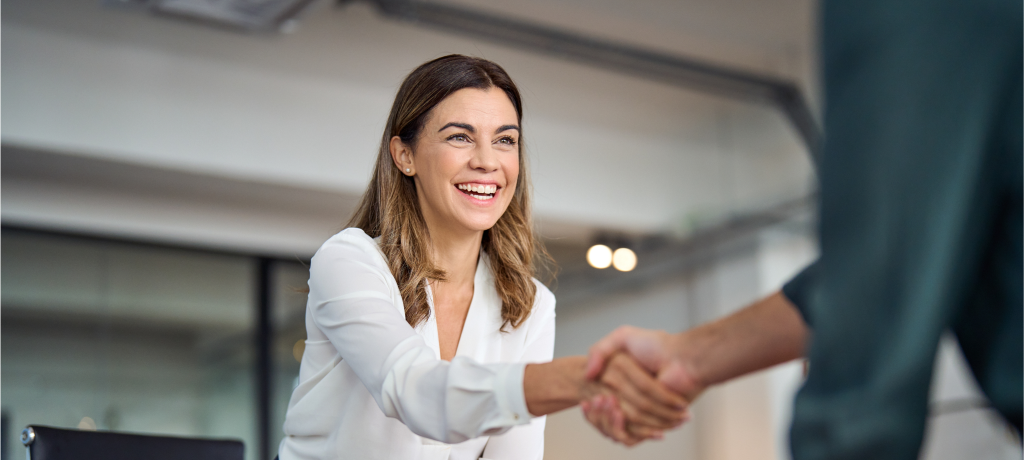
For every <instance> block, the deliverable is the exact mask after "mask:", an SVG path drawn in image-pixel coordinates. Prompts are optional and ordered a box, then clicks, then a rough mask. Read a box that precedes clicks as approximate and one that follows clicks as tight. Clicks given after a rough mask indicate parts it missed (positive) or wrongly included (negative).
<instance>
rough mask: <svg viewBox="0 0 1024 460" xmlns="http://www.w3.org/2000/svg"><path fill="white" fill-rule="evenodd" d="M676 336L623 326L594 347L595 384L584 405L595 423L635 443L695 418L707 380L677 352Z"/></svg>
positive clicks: (590, 370)
mask: <svg viewBox="0 0 1024 460" xmlns="http://www.w3.org/2000/svg"><path fill="white" fill-rule="evenodd" d="M676 338H677V336H673V335H670V334H668V333H666V332H663V331H652V330H646V329H640V328H635V327H631V326H622V327H620V328H618V329H616V330H615V331H614V332H612V333H611V334H610V335H608V336H607V337H605V338H604V339H601V340H600V341H599V342H597V343H596V344H594V345H593V346H592V347H591V348H590V354H589V356H588V359H587V368H586V377H587V379H588V380H589V381H591V382H594V385H592V386H591V390H590V391H591V392H592V394H590V395H584V396H588V397H586V398H585V399H583V400H582V401H581V402H580V406H581V408H582V409H583V413H584V414H585V415H586V418H587V420H588V421H589V422H590V423H591V424H592V425H594V427H595V428H597V429H598V430H599V431H601V432H602V433H603V434H604V435H605V436H607V437H609V438H611V439H612V440H614V441H617V442H620V443H623V444H625V445H628V446H632V445H635V444H637V443H639V442H641V441H644V440H646V439H661V437H662V433H663V431H664V430H667V429H672V428H676V427H678V426H680V425H682V424H683V423H685V422H686V421H687V420H689V417H690V415H689V410H688V406H689V404H690V402H692V401H693V400H694V399H695V398H696V397H697V396H698V395H699V394H700V393H701V392H702V391H703V390H704V388H705V386H706V385H704V384H702V383H701V382H699V381H697V379H696V378H695V377H694V375H695V374H694V372H693V371H692V369H691V368H690V366H689V365H688V364H687V362H686V361H685V360H684V359H682V357H680V356H676V355H673V354H672V351H673V350H678V349H679V347H678V346H677V345H676V344H674V343H672V342H673V341H674V340H676Z"/></svg>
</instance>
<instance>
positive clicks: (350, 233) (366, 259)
mask: <svg viewBox="0 0 1024 460" xmlns="http://www.w3.org/2000/svg"><path fill="white" fill-rule="evenodd" d="M324 259H330V260H337V261H348V262H352V263H360V264H369V265H371V266H374V267H383V268H385V269H386V268H387V262H385V260H384V255H383V253H381V251H380V247H379V246H377V242H376V241H374V240H373V238H370V236H369V235H367V234H366V232H364V231H363V229H361V228H355V227H350V228H346V229H344V230H342V231H340V232H338V233H336V234H334V236H332V237H330V238H328V239H327V241H325V242H324V244H322V245H320V249H318V250H317V251H316V254H314V255H313V260H312V264H313V265H316V263H317V262H318V261H322V260H324Z"/></svg>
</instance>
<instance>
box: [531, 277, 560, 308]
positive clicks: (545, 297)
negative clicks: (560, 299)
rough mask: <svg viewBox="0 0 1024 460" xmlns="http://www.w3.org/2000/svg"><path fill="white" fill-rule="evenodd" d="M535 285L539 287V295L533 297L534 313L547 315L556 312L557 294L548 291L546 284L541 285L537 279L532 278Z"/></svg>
mask: <svg viewBox="0 0 1024 460" xmlns="http://www.w3.org/2000/svg"><path fill="white" fill-rule="evenodd" d="M531 279H532V280H533V284H534V285H535V286H537V293H536V294H535V295H534V296H533V310H532V311H531V314H533V313H546V312H552V313H553V312H554V311H555V294H554V293H553V292H551V290H550V289H548V287H547V286H545V285H544V283H541V282H540V280H538V279H537V278H531Z"/></svg>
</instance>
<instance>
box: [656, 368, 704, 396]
mask: <svg viewBox="0 0 1024 460" xmlns="http://www.w3.org/2000/svg"><path fill="white" fill-rule="evenodd" d="M658 381H659V382H661V383H662V384H663V385H665V387H666V388H668V389H670V390H672V391H674V392H676V393H679V394H681V395H683V396H684V397H686V398H687V399H690V400H692V399H693V397H695V396H697V394H698V393H700V390H701V389H702V388H703V387H702V386H701V385H700V384H699V382H697V381H696V379H694V377H693V374H692V373H690V372H689V371H688V370H687V369H686V367H685V366H683V363H681V362H680V361H679V360H677V359H673V360H672V361H669V363H668V364H667V365H666V366H665V367H663V368H662V369H661V370H660V371H658Z"/></svg>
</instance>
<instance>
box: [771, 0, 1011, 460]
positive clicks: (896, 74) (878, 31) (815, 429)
mask: <svg viewBox="0 0 1024 460" xmlns="http://www.w3.org/2000/svg"><path fill="white" fill-rule="evenodd" d="M822 13H823V23H822V30H823V44H822V48H823V53H824V60H823V67H824V83H825V96H826V111H825V137H826V141H825V146H824V152H823V154H822V158H821V162H820V165H819V168H820V169H819V179H820V182H821V193H820V199H821V203H820V205H821V215H820V223H819V225H820V228H819V233H820V241H821V257H820V259H819V260H818V261H817V262H816V263H815V264H814V265H812V266H811V267H809V268H808V269H807V270H805V271H804V272H803V273H802V274H801V275H799V276H797V278H795V279H794V280H793V281H791V282H790V283H789V284H787V286H786V287H785V288H784V289H783V291H784V293H785V294H786V296H787V297H788V298H789V299H791V300H792V301H793V302H794V303H795V304H796V305H798V306H799V308H800V310H801V312H802V313H803V315H804V317H805V319H806V320H807V322H808V324H810V325H811V327H812V329H813V331H814V333H813V335H812V340H811V342H810V345H809V348H808V350H807V355H808V357H809V359H810V362H811V366H810V372H809V374H808V378H807V381H806V383H805V384H804V386H803V388H801V390H800V392H799V393H798V395H797V397H796V401H795V407H794V415H793V425H792V429H791V437H790V439H791V443H792V450H793V456H794V458H795V459H796V460H810V459H851V460H852V459H858V460H859V459H873V460H884V459H906V460H911V459H917V458H918V451H919V449H920V446H921V440H922V437H923V434H924V428H925V422H926V419H927V416H928V391H929V387H930V383H931V376H932V372H933V369H932V367H933V363H934V358H935V353H936V349H937V346H938V342H939V338H940V335H941V334H942V333H943V332H944V331H946V330H951V331H952V332H953V333H954V334H955V335H956V338H957V340H958V341H959V343H960V346H961V348H962V349H963V351H964V354H965V356H966V358H967V361H968V364H969V365H970V367H971V370H972V371H973V373H974V375H975V377H976V378H977V380H978V383H979V384H980V386H981V389H982V390H983V391H984V393H985V395H986V396H987V397H988V398H989V399H990V401H991V403H992V405H993V407H994V408H995V409H996V410H998V411H999V412H1000V413H1001V414H1002V415H1003V416H1004V417H1006V419H1007V420H1009V421H1010V422H1011V423H1012V424H1013V425H1015V426H1016V427H1017V429H1018V430H1020V427H1021V415H1022V406H1024V402H1022V395H1024V384H1022V380H1024V377H1022V376H1024V369H1022V364H1024V337H1022V325H1024V317H1022V310H1024V281H1022V280H1024V270H1022V243H1021V240H1022V235H1024V225H1022V222H1024V217H1022V206H1024V203H1022V195H1024V185H1022V170H1024V162H1022V156H1024V153H1022V152H1024V143H1022V125H1024V119H1022V111H1024V107H1022V100H1024V92H1022V79H1024V74H1022V66H1024V62H1022V59H1021V56H1022V53H1024V49H1022V39H1021V37H1022V30H1021V17H1022V10H1021V2H1020V1H1019V0H1018V1H1002V0H1000V1H996V0H976V1H967V0H958V1H950V0H939V1H937V0H929V1H924V0H916V1H892V0H886V1H881V0H858V1H848V0H844V1H834V0H825V2H824V4H823V12H822Z"/></svg>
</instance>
